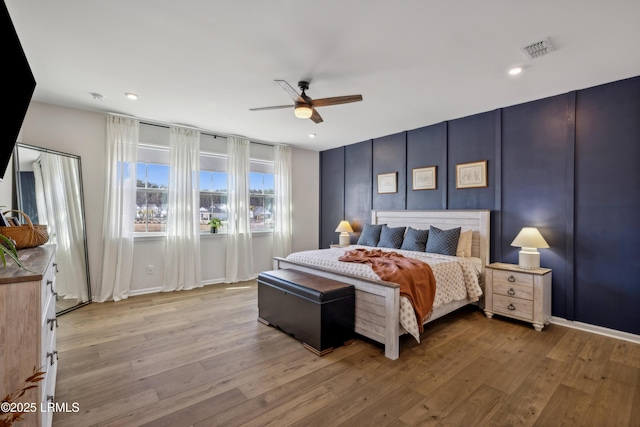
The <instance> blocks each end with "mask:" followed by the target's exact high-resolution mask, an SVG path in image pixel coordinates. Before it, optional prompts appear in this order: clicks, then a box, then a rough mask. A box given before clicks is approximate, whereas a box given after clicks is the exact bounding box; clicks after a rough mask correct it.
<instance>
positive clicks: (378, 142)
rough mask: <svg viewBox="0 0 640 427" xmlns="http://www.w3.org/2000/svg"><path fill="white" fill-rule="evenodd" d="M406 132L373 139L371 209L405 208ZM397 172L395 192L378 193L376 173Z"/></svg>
mask: <svg viewBox="0 0 640 427" xmlns="http://www.w3.org/2000/svg"><path fill="white" fill-rule="evenodd" d="M406 142H407V133H406V132H402V133H396V134H395V135H389V136H385V137H382V138H376V139H374V140H373V204H372V206H373V209H376V210H387V209H389V210H393V209H405V206H406V193H407V180H406V176H407V144H406ZM389 172H397V173H398V175H397V178H396V181H397V183H398V191H397V192H396V193H392V194H390V193H385V194H378V174H381V173H389Z"/></svg>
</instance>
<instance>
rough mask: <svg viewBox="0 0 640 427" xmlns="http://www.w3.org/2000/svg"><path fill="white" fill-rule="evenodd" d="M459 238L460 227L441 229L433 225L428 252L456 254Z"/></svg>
mask: <svg viewBox="0 0 640 427" xmlns="http://www.w3.org/2000/svg"><path fill="white" fill-rule="evenodd" d="M459 238H460V227H458V228H452V229H450V230H440V229H439V228H436V227H434V226H431V227H430V229H429V240H427V252H429V253H432V254H442V255H451V256H456V253H457V252H458V239H459Z"/></svg>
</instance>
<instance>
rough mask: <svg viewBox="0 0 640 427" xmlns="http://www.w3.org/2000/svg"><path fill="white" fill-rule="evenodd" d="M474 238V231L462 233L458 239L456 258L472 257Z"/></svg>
mask: <svg viewBox="0 0 640 427" xmlns="http://www.w3.org/2000/svg"><path fill="white" fill-rule="evenodd" d="M472 238H473V231H471V230H466V231H463V232H461V233H460V238H459V239H458V249H457V250H456V256H466V257H469V256H471V239H472Z"/></svg>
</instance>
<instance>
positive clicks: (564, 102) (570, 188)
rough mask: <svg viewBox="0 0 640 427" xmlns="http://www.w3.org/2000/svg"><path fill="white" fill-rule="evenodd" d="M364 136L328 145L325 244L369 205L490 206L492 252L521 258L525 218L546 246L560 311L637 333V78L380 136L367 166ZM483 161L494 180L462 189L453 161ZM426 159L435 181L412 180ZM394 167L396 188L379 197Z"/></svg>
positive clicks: (494, 256)
mask: <svg viewBox="0 0 640 427" xmlns="http://www.w3.org/2000/svg"><path fill="white" fill-rule="evenodd" d="M368 143H369V141H367V142H365V143H359V144H355V145H353V146H347V147H343V148H341V149H334V150H328V151H325V152H323V153H321V162H322V163H321V174H322V179H321V186H322V188H321V206H322V208H321V230H322V231H321V236H328V237H323V238H322V239H321V241H322V242H323V247H326V246H327V245H328V244H329V243H330V242H331V241H334V242H335V241H337V238H338V237H337V233H335V232H334V230H335V227H336V225H337V224H338V222H339V220H340V219H342V216H345V217H346V219H348V220H350V221H351V220H352V218H351V216H353V218H356V219H359V218H360V217H363V216H364V217H365V218H367V220H368V210H369V209H399V210H402V209H443V208H444V209H491V211H492V212H491V234H492V240H491V261H502V262H509V263H517V262H518V250H519V248H514V247H512V246H511V242H512V241H513V239H514V238H515V236H516V235H517V233H518V232H519V231H520V229H521V228H522V227H525V226H536V227H538V228H539V229H540V231H541V233H542V234H543V236H544V237H545V239H546V240H547V242H548V243H549V245H550V246H551V247H550V248H549V249H541V250H540V252H541V264H542V266H543V267H549V268H552V269H553V283H552V288H553V289H552V301H553V306H552V314H553V315H554V316H557V317H563V318H566V319H569V320H576V321H580V322H584V323H589V324H594V325H600V326H604V327H607V328H612V329H617V330H621V331H625V332H630V333H633V334H640V309H638V307H640V278H638V277H639V276H638V273H637V264H638V259H640V225H639V221H638V219H637V218H638V217H640V166H639V164H640V76H639V77H634V78H631V79H627V80H622V81H619V82H614V83H609V84H606V85H602V86H598V87H594V88H589V89H584V90H579V91H575V92H570V93H567V94H563V95H558V96H554V97H551V98H545V99H541V100H537V101H532V102H528V103H525V104H521V105H515V106H511V107H506V108H502V109H499V110H496V111H491V112H485V113H480V114H476V115H473V116H470V117H464V118H461V119H456V120H451V121H448V122H445V123H439V124H436V125H431V126H426V127H423V128H420V129H415V130H411V131H408V132H403V133H399V134H395V135H390V136H385V137H382V138H376V139H374V140H372V141H371V157H370V163H367V162H368V160H365V159H367V153H368V152H369V150H368V147H369V145H368ZM345 152H346V153H347V154H346V162H347V164H348V166H347V167H348V169H349V170H348V171H347V172H346V173H345V169H344V162H345ZM340 159H342V163H341V165H342V166H340V167H333V166H330V165H329V162H331V164H333V163H334V162H339V160H340ZM479 160H487V162H488V184H489V186H488V188H477V189H464V190H463V189H460V190H457V189H456V177H455V172H456V164H458V163H466V162H473V161H479ZM422 166H437V168H438V183H437V185H438V189H437V190H429V191H426V190H425V191H413V190H412V189H411V187H412V173H411V170H412V169H413V168H414V167H422ZM387 172H398V193H396V194H377V179H376V177H377V174H379V173H387ZM368 174H370V176H371V184H370V188H371V192H370V193H369V194H371V198H370V199H368V198H367V196H366V195H362V194H360V190H359V189H360V188H361V185H362V186H365V185H366V182H367V175H368ZM325 175H327V176H325ZM329 185H331V186H335V187H334V188H333V191H334V192H335V194H334V193H331V192H329V191H328V190H327V186H329ZM354 186H355V187H357V188H358V190H355V189H350V187H354ZM345 192H346V193H345ZM363 192H364V193H366V192H365V191H363ZM337 195H341V196H342V197H343V199H340V197H338V196H337ZM345 196H347V197H348V198H349V199H350V201H349V202H347V204H346V205H345V204H344V197H345ZM341 200H342V201H341ZM351 201H353V203H351ZM360 204H361V205H360ZM327 218H330V219H327ZM325 229H326V230H325ZM323 239H324V240H323Z"/></svg>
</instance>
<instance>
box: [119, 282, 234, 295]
mask: <svg viewBox="0 0 640 427" xmlns="http://www.w3.org/2000/svg"><path fill="white" fill-rule="evenodd" d="M220 283H224V279H214V280H207V281H206V282H202V286H209V285H219V284H220ZM159 292H162V287H161V286H158V287H155V288H145V289H135V290H133V291H130V292H129V296H130V297H135V296H137V295H147V294H157V293H159Z"/></svg>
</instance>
